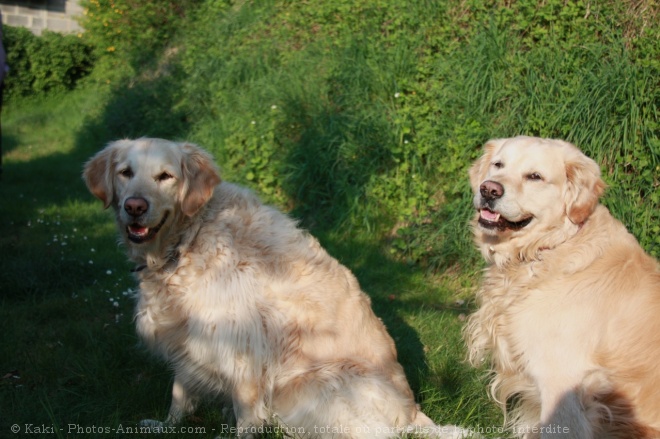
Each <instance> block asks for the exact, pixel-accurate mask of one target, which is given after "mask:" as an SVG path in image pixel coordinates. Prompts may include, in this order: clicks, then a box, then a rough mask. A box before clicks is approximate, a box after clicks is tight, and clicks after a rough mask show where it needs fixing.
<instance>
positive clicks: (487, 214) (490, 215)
mask: <svg viewBox="0 0 660 439" xmlns="http://www.w3.org/2000/svg"><path fill="white" fill-rule="evenodd" d="M481 217H482V218H483V219H485V220H486V221H497V220H499V219H500V214H499V213H495V212H491V211H490V210H488V209H481Z"/></svg>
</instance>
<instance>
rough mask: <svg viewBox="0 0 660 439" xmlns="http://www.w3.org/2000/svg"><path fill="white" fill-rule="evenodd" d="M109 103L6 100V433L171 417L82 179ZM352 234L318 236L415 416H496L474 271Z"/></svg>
mask: <svg viewBox="0 0 660 439" xmlns="http://www.w3.org/2000/svg"><path fill="white" fill-rule="evenodd" d="M111 101H112V98H111V97H110V96H109V94H108V93H107V90H105V89H100V90H99V89H95V88H93V87H89V88H84V89H82V90H78V91H75V92H73V93H70V94H68V95H62V96H55V97H53V98H51V99H41V100H39V101H27V102H23V103H19V104H14V105H12V106H10V107H9V108H6V109H5V113H4V115H3V116H4V117H3V119H4V120H3V125H4V126H3V135H4V137H3V140H4V142H3V146H4V147H5V149H4V175H3V179H2V182H1V183H0V206H2V214H1V215H0V218H1V219H0V221H1V222H2V226H3V229H4V230H5V233H4V234H3V237H2V238H1V239H0V252H1V254H2V255H3V257H2V258H1V259H0V301H1V302H0V303H1V307H0V340H1V342H0V374H1V375H2V379H1V380H0V407H2V411H3V416H2V418H1V419H0V432H2V434H3V435H4V434H5V433H6V432H8V431H9V428H10V427H11V426H12V425H14V424H18V425H20V426H21V428H22V431H25V428H26V424H27V425H32V427H35V428H36V427H39V426H41V425H46V426H49V427H50V426H54V427H56V430H57V431H56V433H57V434H56V436H57V437H84V436H89V437H92V436H95V435H94V434H89V435H87V434H80V432H81V431H85V430H79V429H78V427H82V428H83V429H85V428H87V430H86V431H91V430H90V429H91V428H93V427H97V428H99V427H103V428H104V429H105V428H110V429H118V428H120V427H121V428H124V429H126V428H128V427H131V426H133V427H135V425H136V423H137V422H138V421H139V420H141V419H144V418H161V419H162V418H164V417H165V416H166V411H167V408H168V406H169V398H170V397H169V391H170V385H171V379H172V377H171V373H170V371H169V370H168V368H167V366H166V365H164V364H162V363H160V362H159V361H157V360H155V359H153V358H151V357H150V356H149V355H148V354H147V353H146V352H145V351H144V350H143V349H141V348H140V347H139V346H138V341H137V339H136V336H135V333H134V328H133V324H132V309H133V299H132V294H133V291H132V290H133V288H135V284H134V281H133V279H132V277H131V276H130V273H129V270H130V268H131V266H130V265H129V264H128V263H127V262H126V261H125V258H124V255H123V252H122V249H121V248H120V247H119V246H117V245H116V237H115V229H114V223H113V218H112V215H111V213H110V212H108V211H103V209H102V206H101V205H100V203H99V202H97V200H95V199H94V198H93V197H92V196H91V195H90V194H88V193H87V191H86V188H85V187H84V184H83V182H82V180H81V178H80V174H81V169H82V165H83V163H84V162H85V160H87V159H88V158H89V157H90V156H91V155H92V154H93V153H94V152H95V151H96V150H97V149H99V148H100V147H101V146H102V145H103V143H104V142H105V140H107V139H103V135H104V130H100V132H97V135H96V136H93V135H92V132H93V131H94V130H95V129H98V120H99V118H100V117H101V116H102V114H103V112H104V111H105V109H107V108H108V102H110V104H112V102H111ZM354 232H355V233H346V232H337V231H326V232H320V233H319V234H318V236H319V238H320V239H321V241H322V242H323V243H324V244H325V245H326V246H327V248H328V249H329V251H330V252H331V253H332V254H333V255H335V256H336V257H337V258H338V259H339V260H341V261H342V262H343V263H344V264H345V265H347V266H349V267H351V268H352V269H353V270H354V271H355V273H356V275H357V276H358V278H359V279H360V282H361V284H362V285H363V286H364V288H365V290H366V291H367V292H368V293H369V294H370V295H371V297H372V298H373V302H374V309H375V310H376V312H377V314H378V315H379V316H380V317H381V318H383V320H384V321H385V323H386V324H387V326H388V328H389V330H390V332H391V334H392V336H393V337H394V338H395V340H396V343H397V346H398V348H399V356H400V359H401V362H402V364H403V365H404V367H405V369H406V372H407V374H408V376H409V379H410V382H411V385H412V386H413V388H414V389H415V393H416V395H417V397H418V400H419V401H420V402H421V403H422V406H423V408H424V411H425V412H426V413H427V414H429V415H430V416H432V417H433V418H434V419H436V420H438V421H439V422H442V423H456V424H461V425H466V426H477V425H485V424H487V425H500V424H501V417H500V415H499V413H498V411H497V410H496V409H495V408H494V406H493V405H492V404H491V403H490V402H488V400H487V398H486V393H485V388H484V386H483V385H482V383H481V382H480V380H479V374H478V372H476V371H474V370H471V369H470V368H469V367H468V366H467V365H466V364H465V363H464V362H463V350H462V342H461V340H460V327H461V324H462V321H461V320H462V319H463V317H464V316H465V314H466V313H467V312H469V310H468V308H467V307H466V306H465V305H464V303H465V301H466V300H467V299H469V296H470V292H471V289H472V287H473V282H474V279H473V278H472V277H470V276H465V275H457V276H456V277H452V276H446V277H445V278H440V277H432V276H429V275H428V274H427V273H426V272H425V271H424V270H423V269H421V268H420V267H418V266H415V265H410V264H407V263H405V262H403V261H400V260H398V259H396V258H393V257H392V256H391V255H389V254H388V252H386V251H384V249H383V247H382V245H381V244H380V237H379V235H378V234H377V233H374V232H364V231H361V232H359V231H358V230H355V229H354ZM222 423H223V420H222V412H221V411H220V409H219V408H218V405H217V404H212V403H210V404H207V405H205V406H203V407H202V408H201V409H200V410H198V412H197V414H196V416H195V417H191V418H189V419H188V420H187V421H186V423H185V424H184V426H185V427H190V428H203V429H205V431H206V433H207V434H199V435H197V436H199V437H214V436H215V434H214V429H216V430H215V432H216V434H217V429H218V428H219V426H220V425H221V424H222ZM106 436H108V437H114V436H116V434H115V433H114V431H113V432H111V433H108V434H107V435H106ZM119 436H120V435H119ZM197 436H196V437H197ZM149 437H152V436H149ZM168 437H173V436H171V435H168ZM174 437H176V436H174ZM180 437H190V436H189V435H183V434H182V435H181V436H180Z"/></svg>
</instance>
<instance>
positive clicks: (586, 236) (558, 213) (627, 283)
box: [465, 137, 660, 439]
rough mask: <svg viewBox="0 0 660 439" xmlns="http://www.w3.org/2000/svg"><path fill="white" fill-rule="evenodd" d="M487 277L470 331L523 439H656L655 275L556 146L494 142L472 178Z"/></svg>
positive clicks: (595, 186)
mask: <svg viewBox="0 0 660 439" xmlns="http://www.w3.org/2000/svg"><path fill="white" fill-rule="evenodd" d="M470 182H471V186H472V190H473V192H474V205H475V208H476V209H477V211H478V213H477V214H476V215H475V218H474V221H473V230H474V235H475V239H476V243H477V245H478V246H479V249H480V250H481V253H482V255H483V256H484V258H485V259H486V261H487V262H488V264H489V266H488V268H487V269H486V271H485V276H484V280H483V285H482V287H481V289H480V291H479V292H478V296H477V299H478V304H479V309H478V311H476V312H475V313H474V314H473V315H472V316H471V317H470V318H469V321H468V325H467V327H466V330H465V335H466V340H467V343H468V347H469V358H470V360H471V362H472V363H473V364H475V365H481V364H482V362H484V361H489V362H490V365H491V369H492V373H493V382H492V387H491V390H492V394H493V395H494V398H495V399H496V401H498V402H499V403H500V404H501V405H502V407H503V408H504V409H506V407H507V403H508V405H513V406H514V407H515V409H514V410H513V413H510V414H509V421H510V423H511V426H512V427H513V431H514V433H516V435H517V436H518V437H522V438H539V437H540V438H550V437H570V438H579V439H587V438H589V439H592V438H593V439H596V438H597V439H606V438H620V439H633V438H637V439H639V438H658V437H660V391H659V390H660V367H658V364H660V269H659V267H658V263H657V261H656V260H654V259H653V258H652V257H650V256H649V255H647V254H645V252H644V251H643V249H642V248H641V247H640V246H639V244H638V242H637V241H636V239H635V238H634V237H633V236H632V235H631V234H630V233H628V232H627V231H626V228H625V227H624V226H623V225H622V224H621V223H620V222H619V221H617V220H616V219H614V218H613V217H612V216H611V214H610V212H609V211H608V210H607V208H606V207H604V206H603V205H600V204H599V202H598V199H599V197H600V196H601V194H602V193H603V191H604V189H605V184H604V183H603V181H602V180H601V178H600V169H599V167H598V165H597V164H596V163H595V162H594V161H593V160H591V159H589V158H588V157H586V156H585V155H584V154H583V153H581V152H580V151H579V150H578V149H577V148H576V147H575V146H573V145H571V144H569V143H567V142H564V141H560V140H551V139H539V138H532V137H516V138H511V139H497V140H492V141H490V142H488V143H487V144H486V145H485V147H484V154H483V156H482V157H481V158H480V159H478V160H477V161H476V162H475V163H474V165H473V166H472V168H471V169H470Z"/></svg>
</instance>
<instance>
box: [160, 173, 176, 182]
mask: <svg viewBox="0 0 660 439" xmlns="http://www.w3.org/2000/svg"><path fill="white" fill-rule="evenodd" d="M170 178H174V176H173V175H172V174H170V173H169V172H163V173H161V174H158V177H156V180H158V181H165V180H169V179H170Z"/></svg>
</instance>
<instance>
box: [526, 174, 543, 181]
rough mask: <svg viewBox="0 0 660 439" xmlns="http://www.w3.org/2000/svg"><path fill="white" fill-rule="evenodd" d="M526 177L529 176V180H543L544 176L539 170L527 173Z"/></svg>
mask: <svg viewBox="0 0 660 439" xmlns="http://www.w3.org/2000/svg"><path fill="white" fill-rule="evenodd" d="M525 178H527V180H532V181H541V180H543V177H542V176H541V174H539V173H538V172H532V173H531V174H527V175H526V176H525Z"/></svg>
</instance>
